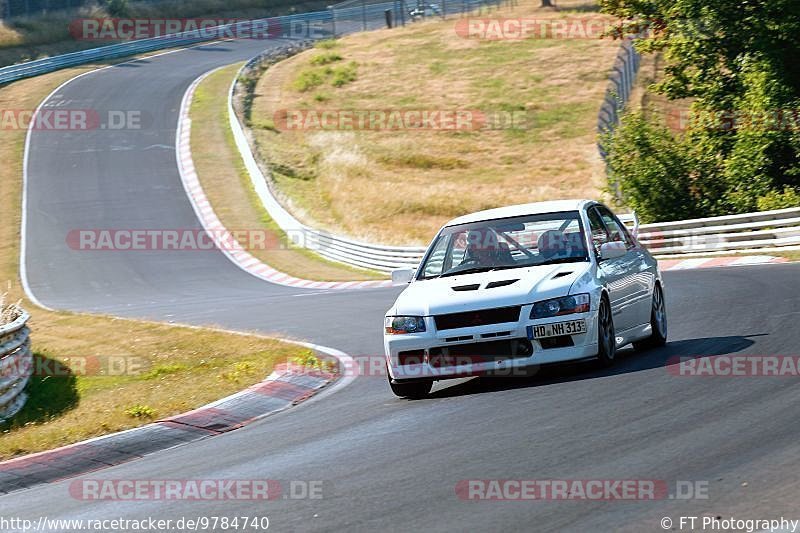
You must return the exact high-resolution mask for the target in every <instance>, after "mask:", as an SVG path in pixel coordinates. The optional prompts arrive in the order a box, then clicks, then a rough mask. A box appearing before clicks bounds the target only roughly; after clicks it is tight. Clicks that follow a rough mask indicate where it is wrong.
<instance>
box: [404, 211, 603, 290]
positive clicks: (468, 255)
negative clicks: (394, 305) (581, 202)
mask: <svg viewBox="0 0 800 533" xmlns="http://www.w3.org/2000/svg"><path fill="white" fill-rule="evenodd" d="M588 260H589V257H588V254H587V251H586V239H585V237H584V233H583V225H582V224H581V221H580V216H579V214H578V212H577V211H566V212H560V213H547V214H541V215H528V216H523V217H514V218H502V219H494V220H486V221H482V222H473V223H470V224H460V225H458V226H448V227H446V228H444V229H443V230H442V231H441V233H440V234H439V236H438V237H437V238H436V240H435V241H434V243H433V245H432V246H431V247H430V249H429V251H428V254H427V255H426V257H425V260H424V262H423V263H422V265H421V266H420V269H419V274H418V275H417V279H430V278H436V277H442V276H455V275H457V274H470V273H475V272H485V271H489V270H498V269H509V268H520V267H527V266H536V265H543V264H550V263H560V262H573V261H588Z"/></svg>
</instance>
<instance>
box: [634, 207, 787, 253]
mask: <svg viewBox="0 0 800 533" xmlns="http://www.w3.org/2000/svg"><path fill="white" fill-rule="evenodd" d="M639 242H641V243H642V244H643V245H644V246H646V247H647V248H648V249H649V250H650V251H651V252H652V253H653V254H654V255H657V256H658V255H668V254H675V255H677V254H692V253H716V252H735V251H741V250H758V249H767V248H768V249H779V248H782V247H787V246H797V245H800V207H793V208H789V209H778V210H775V211H762V212H759V213H745V214H741V215H731V216H724V217H711V218H698V219H693V220H681V221H677V222H663V223H660V224H645V225H642V226H641V227H640V228H639Z"/></svg>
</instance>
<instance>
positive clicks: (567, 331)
mask: <svg viewBox="0 0 800 533" xmlns="http://www.w3.org/2000/svg"><path fill="white" fill-rule="evenodd" d="M528 328H529V329H531V330H532V331H531V332H530V333H532V335H533V338H534V339H547V338H550V337H563V336H564V335H580V334H581V333H586V321H585V320H570V321H569V322H557V323H555V324H543V325H541V326H528ZM529 336H530V335H529Z"/></svg>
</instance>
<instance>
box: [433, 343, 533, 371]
mask: <svg viewBox="0 0 800 533" xmlns="http://www.w3.org/2000/svg"><path fill="white" fill-rule="evenodd" d="M428 353H429V357H430V362H431V365H432V366H451V365H453V364H467V363H481V362H486V361H503V360H506V359H514V358H518V357H530V356H531V355H532V354H533V346H532V345H531V342H530V341H529V340H528V339H506V340H501V341H484V342H474V343H470V344H458V345H454V346H439V347H436V348H431V349H430V350H428Z"/></svg>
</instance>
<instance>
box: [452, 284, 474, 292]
mask: <svg viewBox="0 0 800 533" xmlns="http://www.w3.org/2000/svg"><path fill="white" fill-rule="evenodd" d="M478 287H480V285H478V284H477V283H475V284H474V285H460V286H458V287H453V290H454V291H457V292H462V291H477V290H478Z"/></svg>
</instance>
